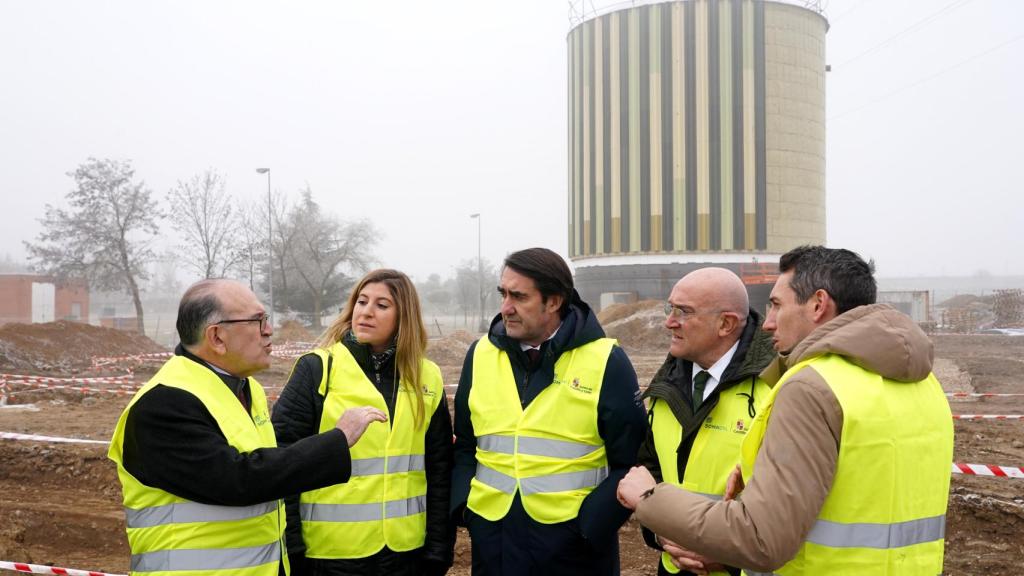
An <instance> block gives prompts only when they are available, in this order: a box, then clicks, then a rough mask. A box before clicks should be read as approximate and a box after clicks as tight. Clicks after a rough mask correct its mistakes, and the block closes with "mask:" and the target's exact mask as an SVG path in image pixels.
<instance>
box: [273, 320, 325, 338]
mask: <svg viewBox="0 0 1024 576" xmlns="http://www.w3.org/2000/svg"><path fill="white" fill-rule="evenodd" d="M314 340H316V334H313V333H312V332H310V331H309V329H308V328H306V327H305V326H304V325H303V324H302V323H301V322H299V321H298V320H285V321H284V322H282V323H281V325H280V326H278V327H277V328H274V342H275V343H276V342H313V341H314Z"/></svg>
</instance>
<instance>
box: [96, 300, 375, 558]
mask: <svg viewBox="0 0 1024 576" xmlns="http://www.w3.org/2000/svg"><path fill="white" fill-rule="evenodd" d="M177 328H178V335H179V337H180V339H181V344H180V345H179V346H178V347H177V349H176V350H175V352H174V356H173V357H171V359H170V360H168V361H167V362H166V363H165V364H164V365H163V367H161V368H160V370H159V371H158V372H157V373H156V375H154V376H153V378H152V379H151V380H150V381H149V382H148V383H147V384H146V385H145V386H143V387H142V389H140V390H139V392H138V393H137V394H136V395H135V397H134V398H133V399H132V400H131V402H130V403H129V404H128V406H127V407H126V408H125V410H124V412H123V413H122V414H121V418H120V419H119V420H118V423H117V427H116V429H115V431H114V436H113V439H112V440H111V446H110V450H109V452H108V456H109V457H110V459H111V460H113V461H114V462H115V463H116V464H117V473H118V479H119V480H120V481H121V488H122V494H123V502H124V507H125V519H126V525H127V530H128V544H129V546H130V548H131V571H132V573H133V574H144V573H148V572H160V573H169V572H173V571H179V570H188V571H199V572H190V573H208V574H213V573H220V572H223V571H228V570H230V571H231V574H234V575H236V576H275V575H278V574H286V573H287V567H288V557H287V553H286V551H285V547H284V541H283V534H284V522H285V520H284V519H285V514H284V507H283V505H282V504H281V501H280V500H281V498H283V497H284V496H289V495H292V494H299V493H301V492H304V491H307V490H313V489H316V488H322V487H325V486H330V485H333V484H338V483H340V482H346V481H348V479H349V477H350V475H351V472H352V465H351V464H352V461H351V457H350V454H349V448H350V447H351V446H353V445H354V444H355V443H356V442H357V441H358V440H359V438H360V437H361V436H362V434H363V432H364V431H366V428H367V427H368V426H370V425H371V424H372V423H374V422H386V421H387V415H386V414H384V413H383V412H382V411H380V410H378V409H376V408H373V407H371V406H362V407H354V408H349V409H348V410H346V411H345V412H344V413H343V414H342V415H341V417H340V418H339V419H338V421H337V422H336V425H335V428H334V429H332V430H330V431H328V432H323V433H321V434H317V435H314V436H310V437H308V438H305V439H303V440H300V441H298V442H295V443H294V444H292V445H290V446H288V447H287V448H277V442H276V440H275V436H274V429H273V426H272V425H271V422H270V414H269V411H268V408H267V399H266V396H265V395H264V392H263V388H262V387H261V386H260V385H259V383H258V382H256V381H255V380H254V379H253V376H254V375H255V374H257V373H258V372H260V371H262V370H265V369H266V368H268V367H269V366H270V352H271V343H270V337H271V335H272V334H273V327H272V326H270V323H269V322H268V316H267V313H266V311H265V310H264V309H263V306H262V305H261V304H260V302H259V299H257V298H256V295H255V294H253V293H252V291H251V290H249V289H248V288H246V287H245V286H243V285H242V284H239V283H237V282H233V281H230V280H203V281H200V282H198V283H196V284H194V285H192V286H191V287H190V288H189V289H188V290H187V291H186V292H185V295H184V296H183V297H182V299H181V304H180V305H179V307H178V320H177ZM385 425H386V424H385Z"/></svg>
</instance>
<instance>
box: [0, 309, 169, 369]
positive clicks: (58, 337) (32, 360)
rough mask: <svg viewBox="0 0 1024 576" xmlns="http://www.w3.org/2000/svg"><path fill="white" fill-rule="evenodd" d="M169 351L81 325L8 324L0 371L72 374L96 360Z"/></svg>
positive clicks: (0, 331)
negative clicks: (104, 357) (105, 357)
mask: <svg viewBox="0 0 1024 576" xmlns="http://www.w3.org/2000/svg"><path fill="white" fill-rule="evenodd" d="M166 351H167V349H166V348H164V347H163V346H160V345H159V344H157V343H156V342H153V341H152V340H150V339H149V338H147V337H145V336H142V335H139V334H136V333H134V332H126V331H124V330H115V329H113V328H104V327H101V326H91V325H89V324H82V323H79V322H68V321H65V320H61V321H58V322H47V323H43V324H18V323H13V324H6V325H4V326H2V327H0V369H3V370H20V371H29V372H58V373H67V374H73V373H76V372H78V371H79V370H81V369H84V368H88V367H89V366H91V364H92V359H93V357H95V356H130V355H134V354H147V353H151V352H166Z"/></svg>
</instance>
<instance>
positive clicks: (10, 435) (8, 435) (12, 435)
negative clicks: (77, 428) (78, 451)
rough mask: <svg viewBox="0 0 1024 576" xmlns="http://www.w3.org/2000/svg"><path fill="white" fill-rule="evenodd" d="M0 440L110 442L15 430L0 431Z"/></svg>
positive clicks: (79, 442)
mask: <svg viewBox="0 0 1024 576" xmlns="http://www.w3.org/2000/svg"><path fill="white" fill-rule="evenodd" d="M0 440H29V441H32V442H62V443H68V444H110V442H108V441H106V440H89V439H86V438H61V437H59V436H37V435H35V434H19V433H17V432H0Z"/></svg>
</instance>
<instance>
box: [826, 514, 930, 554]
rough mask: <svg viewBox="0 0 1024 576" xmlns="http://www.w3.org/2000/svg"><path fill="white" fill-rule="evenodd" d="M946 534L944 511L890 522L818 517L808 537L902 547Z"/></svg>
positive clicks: (834, 543) (833, 543)
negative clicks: (927, 516)
mask: <svg viewBox="0 0 1024 576" xmlns="http://www.w3.org/2000/svg"><path fill="white" fill-rule="evenodd" d="M945 536H946V515H945V514H943V515H941V516H932V517H931V518H919V519H917V520H907V521H906V522H894V523H892V524H869V523H866V522H858V523H853V524H843V523H841V522H831V521H828V520H818V521H817V522H815V523H814V527H813V528H811V532H810V533H809V534H808V535H807V541H808V542H811V543H814V544H820V545H822V546H830V547H832V548H902V547H903V546H913V545H914V544H923V543H925V542H931V541H933V540H940V539H942V538H945Z"/></svg>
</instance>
